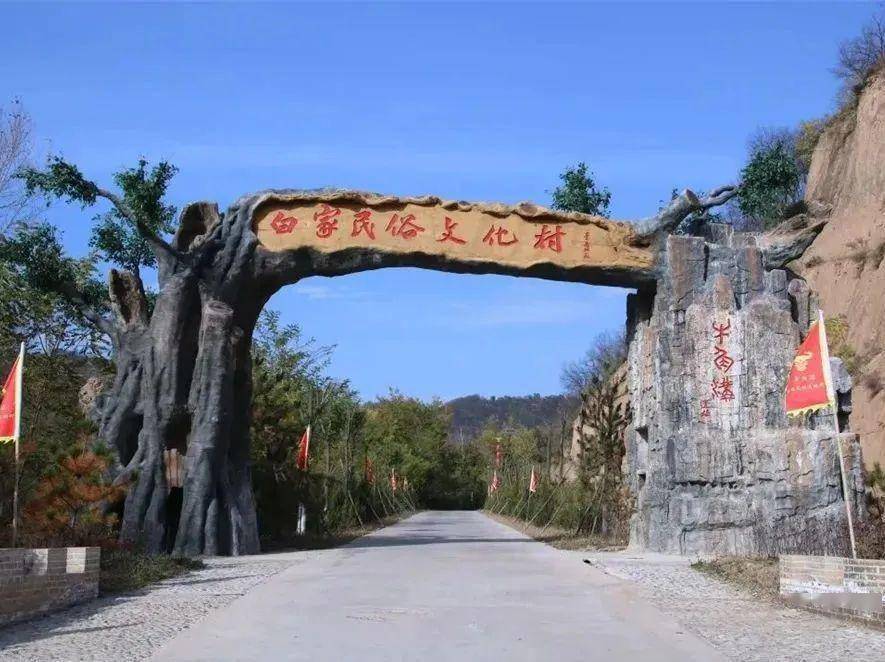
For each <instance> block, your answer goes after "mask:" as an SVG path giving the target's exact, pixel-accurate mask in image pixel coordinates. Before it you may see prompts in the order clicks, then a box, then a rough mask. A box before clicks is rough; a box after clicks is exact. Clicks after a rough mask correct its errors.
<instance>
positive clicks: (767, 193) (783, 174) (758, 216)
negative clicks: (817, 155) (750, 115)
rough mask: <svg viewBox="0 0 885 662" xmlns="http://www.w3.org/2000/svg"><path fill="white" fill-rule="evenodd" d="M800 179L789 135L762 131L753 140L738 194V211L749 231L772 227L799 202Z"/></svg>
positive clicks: (800, 193)
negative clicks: (750, 229) (747, 223)
mask: <svg viewBox="0 0 885 662" xmlns="http://www.w3.org/2000/svg"><path fill="white" fill-rule="evenodd" d="M804 175H805V173H803V171H802V167H801V165H800V162H799V160H798V159H797V157H796V143H795V136H794V135H793V134H792V133H791V132H789V131H775V132H767V131H763V132H762V133H761V134H760V136H758V137H757V138H756V139H755V140H753V141H752V142H751V146H750V158H749V160H748V161H747V164H746V165H745V166H744V167H743V169H742V170H741V187H740V192H739V193H738V209H739V210H740V212H741V213H742V214H743V216H744V217H745V218H746V219H747V220H749V221H750V222H751V227H756V228H769V227H773V226H774V225H776V224H777V223H778V222H779V221H780V220H781V219H782V218H783V215H784V212H785V211H786V210H787V208H788V207H790V206H791V205H793V204H794V203H795V202H797V201H798V200H799V199H800V198H801V195H802V185H803V183H804Z"/></svg>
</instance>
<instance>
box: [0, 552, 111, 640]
mask: <svg viewBox="0 0 885 662" xmlns="http://www.w3.org/2000/svg"><path fill="white" fill-rule="evenodd" d="M100 553H101V550H100V549H99V548H98V547H59V548H53V549H0V625H5V624H7V623H11V622H13V621H17V620H21V619H24V618H29V617H31V616H36V615H37V614H42V613H44V612H47V611H51V610H53V609H60V608H62V607H68V606H70V605H73V604H76V603H78V602H84V601H86V600H90V599H92V598H95V597H97V596H98V573H99V559H100Z"/></svg>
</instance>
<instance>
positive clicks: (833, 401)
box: [817, 309, 857, 559]
mask: <svg viewBox="0 0 885 662" xmlns="http://www.w3.org/2000/svg"><path fill="white" fill-rule="evenodd" d="M817 312H818V328H819V329H820V333H822V334H823V342H821V344H820V346H821V352H822V353H823V354H824V357H823V358H824V360H823V369H824V374H825V375H826V384H827V389H829V396H830V406H831V408H832V410H833V437H834V439H835V441H836V451H837V453H838V455H839V473H840V475H841V476H842V498H843V499H844V501H845V514H846V515H847V516H848V537H849V539H850V541H851V558H854V559H856V558H857V544H856V542H855V539H854V517H853V516H852V514H851V501H850V500H849V498H848V476H847V475H846V473H845V454H844V453H843V452H842V440H841V439H840V438H839V402H838V399H837V398H836V389H835V388H834V387H833V375H832V373H831V371H830V348H829V346H828V345H827V331H826V326H825V325H824V311H823V310H821V309H818V311H817Z"/></svg>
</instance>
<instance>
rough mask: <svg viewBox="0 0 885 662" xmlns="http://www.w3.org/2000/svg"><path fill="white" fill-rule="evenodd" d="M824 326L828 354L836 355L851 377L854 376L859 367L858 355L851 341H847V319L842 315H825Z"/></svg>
mask: <svg viewBox="0 0 885 662" xmlns="http://www.w3.org/2000/svg"><path fill="white" fill-rule="evenodd" d="M824 326H825V327H826V330H827V344H828V345H829V349H830V355H831V356H838V357H839V358H840V359H842V362H843V363H844V364H845V369H846V370H847V371H848V374H850V375H851V376H852V377H854V376H856V375H857V373H858V369H859V367H860V363H861V360H860V357H858V354H857V352H856V351H855V349H854V347H852V346H851V343H849V342H848V331H849V326H848V320H847V319H845V316H844V315H839V316H837V317H827V318H826V319H825V320H824Z"/></svg>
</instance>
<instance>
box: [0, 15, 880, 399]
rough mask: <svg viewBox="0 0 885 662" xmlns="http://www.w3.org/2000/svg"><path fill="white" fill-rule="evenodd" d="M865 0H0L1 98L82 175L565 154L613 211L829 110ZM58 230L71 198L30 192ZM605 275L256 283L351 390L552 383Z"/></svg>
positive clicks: (542, 177) (467, 189)
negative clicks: (560, 0)
mask: <svg viewBox="0 0 885 662" xmlns="http://www.w3.org/2000/svg"><path fill="white" fill-rule="evenodd" d="M874 11H875V5H873V4H860V3H845V2H840V3H830V4H826V3H813V4H792V3H790V4H787V3H769V4H723V3H706V4H699V3H698V4H672V3H663V2H660V3H652V4H633V3H618V4H570V5H554V4H551V3H544V4H516V5H509V4H503V3H494V4H482V5H479V4H430V3H412V4H405V5H400V4H380V5H370V4H365V3H361V4H357V5H344V4H332V3H326V4H322V5H301V4H299V5H294V4H286V5H280V4H277V5H258V4H252V3H249V4H240V5H236V4H225V5H205V4H200V5H178V4H176V5H152V6H140V5H133V4H125V5H108V4H102V5H77V4H70V3H66V4H63V5H48V4H36V3H34V4H29V5H9V4H3V5H0V16H2V17H3V19H4V23H5V24H6V25H7V30H6V31H5V34H4V39H3V40H2V43H0V102H3V103H5V102H6V101H7V100H10V99H12V98H15V97H18V98H20V99H21V100H22V101H23V103H24V104H25V106H26V107H27V109H28V110H29V111H30V113H31V114H32V116H33V118H34V120H35V123H36V130H37V134H38V144H37V148H38V152H39V153H40V154H45V153H47V152H50V151H52V152H57V153H61V154H63V155H64V156H65V157H67V158H68V159H70V160H73V161H74V162H76V163H78V164H79V165H80V166H81V168H82V169H83V170H84V171H85V172H86V173H87V174H88V175H90V176H91V177H93V178H96V179H98V180H100V181H104V182H107V181H108V180H109V177H110V174H111V173H112V172H113V171H114V170H116V169H119V168H120V167H122V166H126V165H131V164H133V162H134V161H135V160H136V159H137V158H138V157H139V156H142V155H143V156H146V157H147V158H149V159H154V160H155V159H161V158H165V159H169V160H171V161H172V162H173V163H175V164H176V165H178V166H179V168H180V169H181V172H180V174H179V175H178V177H176V179H175V181H174V184H173V186H172V189H171V192H170V193H171V198H172V200H173V201H174V202H175V203H176V204H178V205H181V204H183V203H185V202H188V201H190V200H194V199H211V200H216V201H218V202H219V203H220V204H221V205H222V206H225V205H227V204H228V203H230V202H231V201H233V200H234V199H235V198H237V197H238V196H239V195H241V194H244V193H247V192H250V191H254V190H258V189H263V188H270V187H295V188H311V187H318V186H342V187H353V188H360V189H368V190H374V191H379V192H385V193H395V194H401V195H409V194H422V193H433V194H437V195H440V196H442V197H448V198H457V199H465V200H498V201H505V202H516V201H519V200H534V201H536V202H540V203H545V204H546V203H547V202H548V201H549V194H548V191H549V190H550V189H552V188H553V187H554V186H555V185H556V183H557V173H559V172H560V171H561V170H562V169H563V167H564V166H566V165H568V164H573V163H576V162H578V161H582V160H583V161H586V162H587V163H588V164H590V166H591V168H592V169H593V170H594V171H595V173H596V175H597V178H598V180H599V181H600V182H601V183H603V184H605V185H606V186H608V188H609V189H610V190H611V192H612V196H613V203H612V215H613V216H614V217H615V218H625V219H630V218H636V217H641V216H646V215H649V214H651V213H653V212H654V211H655V210H656V209H657V207H658V205H659V202H660V201H661V200H662V199H664V198H665V197H667V196H668V194H669V191H670V190H671V189H672V188H673V187H686V186H688V187H691V188H694V189H696V190H698V189H701V190H702V189H705V188H711V187H713V186H716V185H719V184H722V183H727V182H730V181H733V180H734V179H735V177H736V174H737V172H738V170H739V168H740V166H741V164H742V161H743V158H744V155H745V150H746V140H747V137H748V135H749V134H750V133H751V132H752V131H753V130H754V129H756V127H759V126H792V125H795V124H796V123H797V122H798V121H799V120H802V119H807V118H813V117H817V116H820V115H822V114H824V113H826V112H828V111H829V110H831V109H832V106H833V100H834V96H835V91H836V87H837V85H836V81H835V79H834V78H833V76H832V74H831V73H830V71H831V69H832V67H833V65H834V62H835V58H836V51H837V46H838V43H839V42H840V41H842V40H844V39H846V38H849V37H851V36H854V35H855V34H857V33H858V32H859V29H860V26H861V25H862V24H863V22H864V21H865V20H867V18H868V17H869V16H870V15H871V14H872V13H873V12H874ZM48 213H49V214H50V217H51V218H52V219H53V220H56V221H57V222H58V223H59V224H60V225H61V226H62V227H63V228H64V230H65V238H66V243H67V245H68V246H69V248H70V250H71V251H72V252H74V253H81V252H82V251H84V250H85V246H86V241H87V232H88V231H87V228H86V221H87V220H88V218H89V216H88V215H87V214H84V213H81V212H80V211H79V210H78V209H76V208H64V207H61V208H53V209H52V210H50V211H49V212H48ZM624 296H625V294H624V291H621V290H617V289H611V288H599V287H595V288H591V287H588V286H583V285H576V284H566V283H554V282H545V281H538V280H531V279H524V278H519V279H516V278H508V277H498V276H467V275H454V274H443V273H436V272H430V271H421V270H415V269H389V270H383V271H378V272H372V273H365V274H357V275H351V276H346V277H341V278H336V279H320V278H313V279H308V280H305V281H303V282H301V283H298V284H296V285H294V286H291V287H289V288H286V289H284V290H282V291H281V292H280V293H279V294H278V295H277V296H276V297H275V298H274V299H273V301H272V304H271V305H272V306H273V307H275V308H276V309H278V310H280V311H281V313H282V316H283V319H284V320H285V321H291V322H297V323H298V324H300V325H301V326H302V327H303V329H304V332H305V333H306V334H307V335H308V336H313V337H315V338H316V339H317V340H318V341H319V342H321V343H323V344H333V345H336V346H337V349H336V352H335V354H334V359H333V363H332V366H331V371H332V373H333V374H335V375H336V376H341V377H348V378H350V379H351V381H352V383H353V384H354V386H355V387H356V388H357V389H358V390H359V391H360V393H361V394H362V395H363V396H364V397H366V398H371V397H374V396H376V395H379V394H383V393H384V392H386V390H387V388H388V387H390V386H395V387H397V388H399V389H400V390H402V391H403V392H405V393H408V394H412V395H416V396H420V397H425V398H427V397H432V396H440V397H443V398H446V399H448V398H451V397H455V396H458V395H464V394H469V393H481V394H484V395H504V394H514V395H516V394H524V393H535V392H538V393H542V394H547V393H554V392H557V391H558V390H559V371H560V367H561V365H562V363H563V361H565V360H567V359H571V358H575V357H577V356H579V355H580V354H582V353H583V351H584V350H585V349H586V348H587V346H588V345H589V344H590V342H591V340H592V338H593V337H594V336H595V335H596V334H597V333H599V332H600V331H603V330H606V329H617V328H621V327H622V325H623V322H624Z"/></svg>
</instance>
